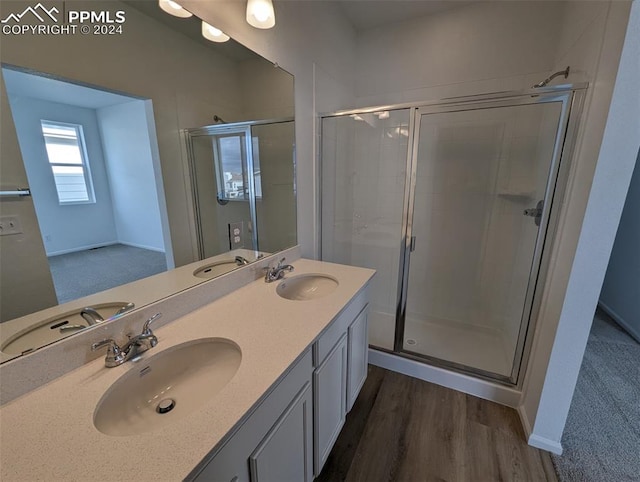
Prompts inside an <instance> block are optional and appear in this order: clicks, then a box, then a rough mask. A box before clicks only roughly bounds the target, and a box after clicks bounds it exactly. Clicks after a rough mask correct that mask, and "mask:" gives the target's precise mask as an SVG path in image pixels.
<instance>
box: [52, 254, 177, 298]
mask: <svg viewBox="0 0 640 482" xmlns="http://www.w3.org/2000/svg"><path fill="white" fill-rule="evenodd" d="M49 267H50V269H51V276H52V277H53V284H54V286H55V289H56V295H57V296H58V303H66V302H67V301H71V300H75V299H76V298H80V297H82V296H88V295H91V294H94V293H98V292H100V291H104V290H106V289H109V288H113V287H115V286H119V285H121V284H124V283H129V282H131V281H135V280H138V279H142V278H146V277H147V276H151V275H154V274H157V273H161V272H163V271H166V270H167V262H166V259H165V255H164V253H159V252H157V251H150V250H148V249H141V248H134V247H132V246H125V245H124V244H114V245H111V246H104V247H102V248H95V249H89V250H87V251H78V252H76V253H69V254H61V255H59V256H51V257H50V258H49Z"/></svg>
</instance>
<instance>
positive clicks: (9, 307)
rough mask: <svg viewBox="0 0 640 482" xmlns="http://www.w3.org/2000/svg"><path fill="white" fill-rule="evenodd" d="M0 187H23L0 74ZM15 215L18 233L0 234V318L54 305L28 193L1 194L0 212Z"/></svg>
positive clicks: (21, 166) (24, 177) (24, 178)
mask: <svg viewBox="0 0 640 482" xmlns="http://www.w3.org/2000/svg"><path fill="white" fill-rule="evenodd" d="M0 102H1V103H0V129H1V130H2V142H0V162H1V163H0V189H2V190H4V189H15V188H16V187H26V186H28V185H29V183H28V181H27V173H26V172H25V170H24V164H23V163H22V157H21V154H20V148H19V146H18V138H17V136H16V131H15V128H14V126H13V120H12V118H11V110H10V109H9V101H8V99H7V93H6V90H5V88H4V80H3V79H2V76H1V75H0ZM8 215H11V216H19V219H20V223H21V225H22V230H23V233H22V234H14V235H8V236H0V286H1V287H2V289H0V320H2V321H4V320H10V319H13V318H16V317H18V316H21V315H23V314H25V313H30V312H32V311H37V310H42V309H44V308H47V307H49V306H53V305H56V304H57V303H58V299H57V298H56V293H55V291H54V289H53V281H52V279H51V273H50V272H49V263H48V261H47V257H46V254H45V251H44V245H43V243H42V236H41V235H40V227H39V226H38V219H37V218H36V212H35V208H34V205H33V200H32V198H31V197H21V198H3V199H2V200H0V216H8Z"/></svg>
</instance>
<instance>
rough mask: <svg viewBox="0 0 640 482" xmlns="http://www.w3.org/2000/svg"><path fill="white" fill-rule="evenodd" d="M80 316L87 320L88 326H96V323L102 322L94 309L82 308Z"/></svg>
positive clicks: (101, 318) (100, 316)
mask: <svg viewBox="0 0 640 482" xmlns="http://www.w3.org/2000/svg"><path fill="white" fill-rule="evenodd" d="M80 316H82V317H83V318H84V319H85V320H87V323H89V326H92V325H97V324H98V323H100V322H102V321H104V318H103V317H102V315H101V314H100V313H98V312H97V311H96V309H95V308H91V307H90V306H87V307H85V308H82V310H81V311H80Z"/></svg>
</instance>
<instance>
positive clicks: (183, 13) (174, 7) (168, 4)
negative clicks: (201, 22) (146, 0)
mask: <svg viewBox="0 0 640 482" xmlns="http://www.w3.org/2000/svg"><path fill="white" fill-rule="evenodd" d="M158 5H160V8H161V9H162V10H164V11H165V12H167V13H168V14H169V15H173V16H174V17H179V18H189V17H191V16H192V15H193V14H192V13H191V12H189V11H187V10H185V9H184V8H182V6H181V5H180V4H178V3H176V2H174V1H173V0H158Z"/></svg>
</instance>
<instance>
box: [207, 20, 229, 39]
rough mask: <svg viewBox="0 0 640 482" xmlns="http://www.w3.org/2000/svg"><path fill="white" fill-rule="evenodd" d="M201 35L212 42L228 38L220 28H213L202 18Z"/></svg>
mask: <svg viewBox="0 0 640 482" xmlns="http://www.w3.org/2000/svg"><path fill="white" fill-rule="evenodd" d="M202 36H203V37H204V38H206V39H207V40H211V41H212V42H226V41H227V40H229V36H228V35H227V34H225V33H224V32H223V31H222V30H220V29H218V28H215V27H214V26H213V25H210V24H208V23H207V22H205V21H204V20H203V21H202Z"/></svg>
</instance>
